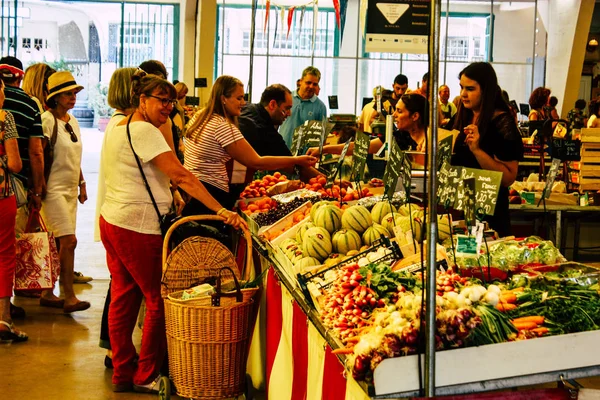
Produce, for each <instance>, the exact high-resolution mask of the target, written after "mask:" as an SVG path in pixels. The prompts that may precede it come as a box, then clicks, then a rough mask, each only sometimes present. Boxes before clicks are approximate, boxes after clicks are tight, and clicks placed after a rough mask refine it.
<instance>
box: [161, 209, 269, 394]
mask: <svg viewBox="0 0 600 400" xmlns="http://www.w3.org/2000/svg"><path fill="white" fill-rule="evenodd" d="M188 218H189V219H188ZM188 218H183V219H182V220H181V221H179V222H180V223H184V222H186V221H189V220H190V219H192V220H198V219H205V218H203V217H188ZM213 218H214V217H213ZM179 222H178V223H179ZM174 226H176V224H175V225H174ZM172 229H173V227H172ZM170 232H171V230H170V231H169V232H168V233H167V235H166V237H165V243H168V239H169V233H170ZM244 235H245V236H246V241H247V242H248V245H249V246H248V248H249V250H251V241H250V237H249V232H248V231H247V230H244ZM188 240H189V239H186V241H188ZM207 240H208V241H210V240H212V239H207ZM186 241H184V242H182V243H181V244H180V245H179V246H182V245H184V244H185V243H186ZM203 243H205V242H204V241H191V243H188V245H187V246H186V247H187V248H186V253H185V254H187V255H188V256H189V255H190V254H191V255H192V256H191V257H190V259H194V256H193V253H194V250H195V251H198V252H204V251H206V246H205V245H203ZM219 244H220V243H219ZM179 246H178V247H179ZM214 248H215V249H219V251H221V250H220V247H219V246H216V247H214ZM166 251H168V249H167V248H166V247H163V284H164V285H163V290H165V289H170V288H173V287H176V286H179V285H185V284H186V282H190V283H191V282H192V281H193V280H194V279H196V278H197V277H198V276H202V277H205V278H208V277H217V276H222V280H223V281H224V282H225V286H228V287H231V285H230V283H231V280H233V281H234V282H235V285H236V286H237V287H239V284H238V283H237V275H238V274H237V271H236V270H235V267H234V268H233V271H230V272H229V273H226V270H225V269H223V270H221V269H220V268H216V266H215V267H208V268H205V269H206V271H203V268H202V266H200V267H199V266H197V265H193V266H191V268H190V269H192V270H193V271H194V273H193V274H187V273H185V272H182V270H185V269H186V266H185V264H183V263H179V261H178V262H177V265H175V266H173V265H169V262H170V260H172V259H173V258H172V257H169V259H168V261H167V257H166ZM227 251H228V250H227ZM175 252H177V248H175V249H174V250H173V253H175ZM181 254H183V253H181ZM229 254H230V255H231V253H229ZM247 254H248V256H247V257H246V271H249V264H250V262H251V257H250V254H251V253H250V252H248V253H247ZM209 256H210V255H209ZM199 257H203V256H199ZM204 257H205V256H204ZM231 257H232V258H233V256H232V255H231ZM205 258H206V257H205ZM173 267H175V268H173ZM221 267H223V265H222V264H221ZM169 271H170V272H169ZM209 271H210V272H209ZM190 277H191V278H190ZM165 278H166V279H165ZM170 278H174V279H175V283H176V284H172V282H171V281H170V280H169V279H170ZM188 287H189V286H187V287H182V288H181V289H187V288H188ZM165 292H167V290H165ZM258 292H259V289H258V288H252V289H243V290H241V299H240V300H241V301H239V302H238V301H237V300H238V299H236V298H234V297H221V298H220V305H219V306H213V305H212V298H211V297H201V298H198V299H195V300H186V301H184V300H181V297H182V295H183V290H179V291H176V292H170V293H167V298H165V321H166V328H167V346H168V351H169V373H170V377H171V380H172V381H173V384H174V385H175V388H176V390H177V394H178V395H179V396H181V397H185V398H193V399H223V398H228V397H235V396H239V395H241V394H243V393H244V392H245V389H246V382H245V380H246V363H247V359H248V352H249V349H250V340H251V338H252V334H253V331H254V323H255V322H256V314H257V311H258V310H257V307H256V303H255V299H258V297H257V296H258Z"/></svg>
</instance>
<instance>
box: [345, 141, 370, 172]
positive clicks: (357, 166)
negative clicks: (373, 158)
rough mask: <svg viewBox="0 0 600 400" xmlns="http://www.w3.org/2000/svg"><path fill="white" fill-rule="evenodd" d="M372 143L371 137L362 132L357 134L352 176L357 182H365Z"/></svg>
mask: <svg viewBox="0 0 600 400" xmlns="http://www.w3.org/2000/svg"><path fill="white" fill-rule="evenodd" d="M370 143H371V140H370V138H369V135H367V134H366V133H363V132H360V131H358V132H356V137H355V139H354V152H353V153H352V172H351V175H350V176H352V179H353V180H354V181H355V182H362V180H363V175H364V173H365V164H366V162H367V155H368V154H369V145H370Z"/></svg>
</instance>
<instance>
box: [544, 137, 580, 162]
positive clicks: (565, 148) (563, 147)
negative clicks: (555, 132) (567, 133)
mask: <svg viewBox="0 0 600 400" xmlns="http://www.w3.org/2000/svg"><path fill="white" fill-rule="evenodd" d="M550 154H551V155H552V158H558V159H560V160H561V161H579V160H581V141H580V140H567V139H559V138H552V142H551V144H550Z"/></svg>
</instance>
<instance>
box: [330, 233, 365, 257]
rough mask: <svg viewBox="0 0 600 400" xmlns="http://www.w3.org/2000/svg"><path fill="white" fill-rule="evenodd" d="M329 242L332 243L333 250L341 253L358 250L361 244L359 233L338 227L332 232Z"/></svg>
mask: <svg viewBox="0 0 600 400" xmlns="http://www.w3.org/2000/svg"><path fill="white" fill-rule="evenodd" d="M331 243H332V244H333V251H336V252H338V253H341V254H347V253H348V252H350V251H352V250H358V249H360V246H362V243H361V240H360V235H359V234H358V233H356V232H355V231H353V230H352V229H340V230H339V231H337V232H336V233H334V234H333V237H332V238H331Z"/></svg>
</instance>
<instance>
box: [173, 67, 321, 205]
mask: <svg viewBox="0 0 600 400" xmlns="http://www.w3.org/2000/svg"><path fill="white" fill-rule="evenodd" d="M245 104H246V102H245V101H244V85H243V84H242V82H241V81H240V80H239V79H237V78H234V77H232V76H228V75H223V76H220V77H219V78H218V79H217V80H216V81H215V83H214V85H213V87H212V91H211V94H210V99H209V101H208V104H207V105H206V107H205V108H203V109H202V110H200V111H198V112H197V113H196V115H194V117H193V118H192V120H191V121H190V123H189V125H188V128H187V134H186V138H187V141H186V143H185V156H184V160H185V164H184V165H185V167H186V168H187V169H188V170H190V172H192V173H193V174H194V175H195V176H196V177H197V178H198V179H199V180H200V181H202V183H203V184H204V186H205V187H206V189H208V191H209V192H210V194H212V196H213V197H214V198H215V199H216V200H217V201H218V202H219V203H221V205H223V207H225V208H227V209H231V208H232V207H233V204H234V203H235V200H236V199H235V198H233V196H232V195H230V193H229V177H228V174H227V169H226V166H225V164H226V163H227V162H228V161H229V160H230V159H233V160H235V161H237V162H239V163H240V164H242V165H244V166H246V167H248V168H252V169H256V170H277V169H285V168H290V167H293V166H294V165H299V166H304V167H309V166H313V165H314V164H315V163H316V162H317V159H316V158H315V157H312V156H306V155H304V156H298V157H276V156H266V157H261V156H259V155H258V154H257V153H256V151H254V149H253V148H252V146H250V144H249V143H248V142H247V141H246V139H244V137H243V136H242V133H241V132H240V130H239V129H238V126H237V125H238V124H237V117H238V116H239V115H240V113H241V111H242V107H243V106H244V105H245ZM208 212H209V211H208V209H206V207H205V206H204V205H203V204H202V203H200V202H199V201H197V200H195V199H192V200H191V201H190V203H188V204H187V206H186V207H185V209H184V210H183V215H197V214H206V213H208Z"/></svg>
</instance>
